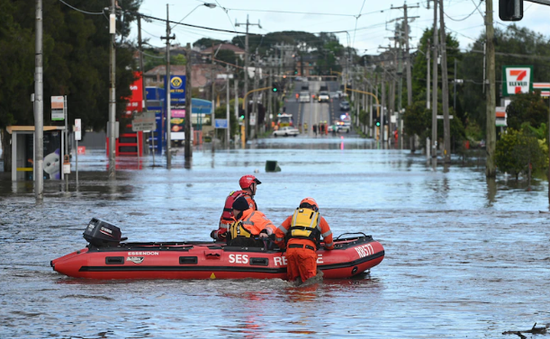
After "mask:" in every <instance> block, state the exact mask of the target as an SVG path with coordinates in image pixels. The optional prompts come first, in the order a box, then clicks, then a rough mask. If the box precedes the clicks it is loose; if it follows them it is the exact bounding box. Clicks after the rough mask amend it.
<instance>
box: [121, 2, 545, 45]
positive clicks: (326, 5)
mask: <svg viewBox="0 0 550 339" xmlns="http://www.w3.org/2000/svg"><path fill="white" fill-rule="evenodd" d="M207 2H208V3H212V4H215V5H216V8H213V9H211V8H208V7H206V6H203V4H204V1H200V0H169V1H168V2H162V1H159V0H143V4H142V6H141V8H140V13H142V14H145V15H150V16H153V17H158V18H162V19H165V18H166V15H167V4H168V5H169V6H168V8H169V16H170V20H171V21H174V22H178V21H182V22H183V23H187V24H192V25H198V26H205V27H211V28H217V29H224V30H230V31H238V32H245V30H246V27H245V26H244V25H241V26H240V27H236V26H235V22H238V23H240V24H242V23H245V22H246V18H247V15H248V17H249V22H250V23H251V24H255V25H254V26H250V29H249V32H250V33H254V34H267V33H270V32H277V31H286V30H296V31H306V32H311V33H319V32H333V31H347V33H346V32H343V33H338V34H337V36H338V38H339V39H340V43H341V44H343V45H344V46H351V47H353V48H356V49H357V51H358V54H359V55H363V54H369V55H376V54H379V53H381V52H382V51H383V50H382V49H380V47H387V46H388V45H390V44H392V42H391V40H390V39H389V38H388V37H390V36H392V35H393V32H392V30H393V28H394V27H395V23H396V22H397V20H399V19H400V18H402V17H403V15H404V12H403V9H396V8H395V7H403V5H404V4H405V3H406V4H407V6H408V17H409V18H410V19H409V22H410V27H411V32H410V37H411V43H410V48H411V51H414V50H415V49H416V47H417V45H418V41H419V39H420V37H421V36H422V33H423V31H424V30H425V29H426V28H429V27H431V26H432V25H433V12H434V11H433V1H429V3H430V4H429V5H430V9H428V1H427V0H423V1H420V2H418V1H415V2H413V1H408V2H404V1H403V0H402V1H397V0H396V1H394V0H390V1H388V0H330V1H329V0H271V1H267V0H208V1H207ZM498 3H499V1H498V0H493V7H494V15H493V16H494V25H495V28H497V27H498V28H501V29H505V28H506V26H508V25H510V24H512V23H511V22H504V21H501V20H500V18H499V16H498ZM485 6H486V4H485V2H484V1H480V0H444V10H445V14H446V15H445V26H446V27H447V34H451V35H452V36H453V37H454V38H455V39H457V40H458V41H459V43H460V48H461V49H462V50H465V49H467V48H468V47H469V45H470V44H472V43H473V42H474V41H475V40H476V39H477V38H478V37H479V36H480V35H481V34H482V33H483V32H484V30H485V28H484V19H483V17H482V14H484V13H485ZM392 7H394V8H393V9H392ZM413 17H415V18H414V20H412V19H411V18H413ZM548 17H550V6H545V5H539V4H535V3H531V2H524V15H523V19H522V20H521V21H518V22H516V24H517V25H518V26H521V27H527V28H529V29H530V30H533V31H535V32H537V33H540V34H543V35H545V36H547V37H549V38H550V20H548ZM258 23H259V24H260V25H261V28H260V27H259V26H258V25H257V24H258ZM172 33H173V34H175V35H176V39H175V40H173V43H176V44H181V45H185V44H187V43H188V42H189V43H191V44H192V43H193V42H195V41H196V40H198V39H200V38H215V39H220V40H231V39H232V38H233V36H235V35H236V34H234V33H225V32H215V31H209V30H204V29H197V28H190V27H185V26H180V25H177V26H174V28H173V29H172ZM161 36H166V24H165V23H164V22H161V21H156V20H154V21H152V22H142V38H143V39H149V43H150V44H151V45H152V46H155V47H162V46H165V41H164V40H161V39H160V37H161ZM131 38H134V39H136V40H137V25H134V26H133V28H132V34H131Z"/></svg>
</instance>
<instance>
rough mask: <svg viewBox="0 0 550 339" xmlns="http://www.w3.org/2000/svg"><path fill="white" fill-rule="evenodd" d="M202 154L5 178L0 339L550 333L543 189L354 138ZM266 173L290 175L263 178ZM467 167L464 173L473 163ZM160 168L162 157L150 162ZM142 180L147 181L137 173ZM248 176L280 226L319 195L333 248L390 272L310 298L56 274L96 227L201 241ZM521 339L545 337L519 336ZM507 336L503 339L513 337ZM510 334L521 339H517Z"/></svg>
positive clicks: (549, 255) (84, 158)
mask: <svg viewBox="0 0 550 339" xmlns="http://www.w3.org/2000/svg"><path fill="white" fill-rule="evenodd" d="M250 146H251V147H250V148H248V149H244V150H241V149H239V150H216V151H215V152H212V150H211V149H210V146H205V147H204V148H198V149H195V151H194V153H193V160H192V162H190V163H185V162H184V160H183V155H182V152H178V153H177V154H176V155H175V157H174V160H173V168H172V169H171V170H167V169H166V168H164V167H152V166H151V165H152V159H151V158H146V159H142V162H141V163H140V164H138V163H137V162H135V161H131V160H126V161H121V162H120V163H119V166H120V167H121V168H126V169H121V170H119V171H117V176H116V180H107V172H106V165H107V163H108V161H107V159H106V157H105V155H104V151H96V152H89V153H88V154H86V155H81V156H80V157H79V183H78V186H77V185H76V183H75V180H74V179H75V175H74V169H75V167H74V165H73V174H71V180H70V185H69V190H68V191H65V184H64V183H60V182H53V181H46V183H45V191H46V194H45V198H44V202H43V203H42V204H38V205H37V204H36V202H35V199H34V194H33V191H32V184H29V183H12V182H11V181H10V176H9V173H0V178H1V179H0V252H1V260H0V267H1V270H0V295H1V299H0V300H1V308H0V319H1V321H0V333H1V334H0V337H2V338H184V337H190V338H212V337H217V338H281V337H284V338H341V337H359V338H365V337H366V338H502V337H503V336H502V332H504V331H509V330H528V329H530V328H531V327H532V326H533V324H534V323H538V324H539V326H540V325H542V324H546V323H550V308H549V300H550V292H549V289H548V280H549V278H550V251H549V245H550V229H549V227H548V225H549V222H548V217H549V215H550V214H548V196H547V192H548V184H547V183H546V182H545V181H537V180H535V182H534V183H533V185H532V187H531V189H530V190H529V189H527V187H526V185H525V184H524V183H519V184H517V183H515V182H514V181H511V179H509V180H507V178H506V177H499V178H497V180H496V181H495V182H489V183H488V182H487V181H486V179H485V176H484V161H483V160H481V161H469V162H468V161H467V162H465V164H463V163H462V161H461V159H458V158H456V159H453V160H454V161H455V163H454V164H453V165H452V166H450V167H448V168H446V169H445V168H443V167H442V166H438V167H437V168H436V169H435V170H434V169H432V167H430V166H427V165H426V161H425V158H424V157H423V156H422V155H420V154H416V155H411V153H410V152H409V151H407V150H390V149H380V148H379V146H378V145H376V144H375V143H374V142H373V141H372V140H365V139H354V138H348V137H346V138H340V137H328V138H318V139H315V138H302V137H298V138H278V139H276V140H275V139H265V140H261V141H260V142H259V143H257V144H253V145H250ZM266 160H276V161H278V164H279V166H280V167H281V169H282V171H281V172H278V173H266V172H265V162H266ZM470 160H471V159H470ZM156 165H161V166H164V159H163V158H162V157H159V156H157V157H156ZM139 166H142V169H139V170H138V169H132V168H136V167H139ZM244 174H255V175H256V176H257V177H258V178H259V179H260V180H261V181H262V184H261V185H260V186H259V189H258V192H257V195H256V201H257V203H258V206H259V208H260V209H261V210H262V211H263V212H264V213H265V214H266V215H267V216H268V217H269V218H270V219H271V220H272V221H273V222H274V223H276V224H278V223H280V222H282V221H283V219H284V218H285V217H286V216H287V215H289V214H290V213H292V211H293V209H294V208H295V207H296V206H297V204H298V203H299V201H300V200H301V199H302V198H304V197H306V196H311V197H314V198H315V199H316V200H317V201H318V203H319V205H320V208H321V210H320V211H321V213H322V214H323V215H324V216H325V218H326V219H327V221H328V222H329V223H330V225H331V228H332V230H333V232H334V233H335V234H336V235H339V234H342V233H346V232H364V233H366V234H372V235H373V237H374V238H375V239H376V240H378V241H380V242H381V243H382V244H383V246H384V247H385V250H386V257H385V259H384V261H383V262H382V263H381V264H380V265H379V266H377V267H374V268H373V269H372V270H371V272H370V275H367V276H364V277H361V278H359V279H349V280H325V281H324V282H323V283H321V284H319V285H317V286H312V287H308V288H300V287H293V286H290V285H289V284H288V283H286V282H285V281H282V280H269V281H268V280H208V281H202V280H201V281H199V280H189V281H162V280H147V281H89V280H82V279H73V278H68V277H65V276H62V275H60V274H58V273H56V272H54V271H52V269H51V268H50V266H49V262H50V260H52V259H54V258H57V257H59V256H62V255H64V254H67V253H69V252H72V251H74V250H77V249H80V248H83V247H84V246H85V240H84V239H83V238H82V232H83V231H84V228H85V226H86V225H87V222H88V221H89V220H90V219H91V218H93V217H97V218H101V219H104V220H107V221H110V222H112V223H114V224H116V225H118V226H119V227H121V228H122V232H123V236H126V237H128V238H129V240H130V241H170V240H172V241H176V240H186V241H190V240H207V239H208V235H209V233H210V230H212V229H214V228H215V227H216V225H217V222H218V219H219V216H220V214H221V210H222V207H223V203H224V200H225V196H226V195H227V194H228V193H229V192H230V191H232V190H235V189H237V188H238V185H237V182H238V179H239V178H240V176H242V175H244ZM526 335H527V337H544V336H540V335H538V336H537V335H531V334H526ZM506 337H508V336H505V338H506ZM514 337H516V336H512V337H511V338H514Z"/></svg>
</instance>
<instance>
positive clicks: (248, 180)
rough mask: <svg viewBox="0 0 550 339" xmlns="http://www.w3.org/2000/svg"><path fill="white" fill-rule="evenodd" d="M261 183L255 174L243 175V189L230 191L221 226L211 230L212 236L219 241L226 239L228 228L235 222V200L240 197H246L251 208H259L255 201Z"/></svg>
mask: <svg viewBox="0 0 550 339" xmlns="http://www.w3.org/2000/svg"><path fill="white" fill-rule="evenodd" d="M259 184H261V182H260V180H258V179H257V178H256V177H255V176H253V175H250V174H249V175H245V176H242V177H241V179H240V180H239V186H241V190H239V191H233V192H231V193H229V196H228V197H227V198H226V199H225V205H224V207H223V212H222V215H221V217H220V223H219V227H218V229H217V230H214V231H212V232H210V237H212V238H213V239H214V240H217V241H226V236H227V230H228V229H229V226H230V225H231V224H232V223H233V222H235V219H234V217H233V202H235V200H237V199H238V198H239V197H244V198H245V199H246V201H247V202H248V205H249V206H250V208H251V209H253V210H257V209H258V205H256V201H254V195H256V189H257V186H258V185H259Z"/></svg>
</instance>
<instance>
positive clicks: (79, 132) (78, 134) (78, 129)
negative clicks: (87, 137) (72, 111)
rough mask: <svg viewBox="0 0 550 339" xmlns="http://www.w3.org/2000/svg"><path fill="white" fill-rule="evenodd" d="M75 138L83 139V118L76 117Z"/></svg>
mask: <svg viewBox="0 0 550 339" xmlns="http://www.w3.org/2000/svg"><path fill="white" fill-rule="evenodd" d="M74 139H75V140H79V141H80V140H82V120H81V119H74Z"/></svg>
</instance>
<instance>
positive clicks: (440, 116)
mask: <svg viewBox="0 0 550 339" xmlns="http://www.w3.org/2000/svg"><path fill="white" fill-rule="evenodd" d="M437 118H438V119H445V117H444V116H443V115H439V114H438V115H437ZM452 118H453V116H452V115H449V119H452Z"/></svg>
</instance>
